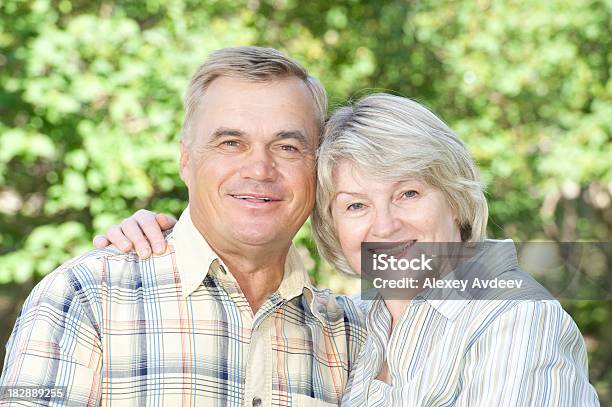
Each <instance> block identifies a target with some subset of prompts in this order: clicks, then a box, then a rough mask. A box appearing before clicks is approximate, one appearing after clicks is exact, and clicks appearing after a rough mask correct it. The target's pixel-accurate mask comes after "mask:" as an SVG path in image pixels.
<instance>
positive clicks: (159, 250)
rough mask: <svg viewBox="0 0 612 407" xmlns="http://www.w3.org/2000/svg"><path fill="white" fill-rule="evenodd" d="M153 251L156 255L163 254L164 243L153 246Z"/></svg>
mask: <svg viewBox="0 0 612 407" xmlns="http://www.w3.org/2000/svg"><path fill="white" fill-rule="evenodd" d="M153 250H155V253H160V254H161V253H163V252H164V245H163V244H162V243H157V244H155V245H154V246H153Z"/></svg>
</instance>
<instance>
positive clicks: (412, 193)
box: [402, 190, 419, 198]
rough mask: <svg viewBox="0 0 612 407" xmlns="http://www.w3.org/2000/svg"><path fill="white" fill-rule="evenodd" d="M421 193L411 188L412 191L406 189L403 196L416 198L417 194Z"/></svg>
mask: <svg viewBox="0 0 612 407" xmlns="http://www.w3.org/2000/svg"><path fill="white" fill-rule="evenodd" d="M418 194H419V193H418V192H417V191H414V190H410V191H406V192H404V193H403V194H402V197H403V198H414V197H415V196H417V195H418Z"/></svg>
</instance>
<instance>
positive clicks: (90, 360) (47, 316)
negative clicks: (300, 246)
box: [0, 209, 365, 406]
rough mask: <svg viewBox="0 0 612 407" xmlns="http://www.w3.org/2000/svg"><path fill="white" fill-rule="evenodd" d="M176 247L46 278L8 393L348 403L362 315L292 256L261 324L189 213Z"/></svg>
mask: <svg viewBox="0 0 612 407" xmlns="http://www.w3.org/2000/svg"><path fill="white" fill-rule="evenodd" d="M167 240H168V243H169V244H168V250H167V251H166V252H165V253H164V254H162V255H155V256H153V257H151V258H149V259H146V260H140V259H138V258H137V257H136V256H135V255H134V254H133V253H129V254H123V253H120V252H118V251H116V250H114V249H107V250H95V251H92V252H89V253H88V254H86V255H84V256H82V257H80V258H77V259H75V260H73V261H71V262H69V263H67V264H64V265H63V266H61V267H60V268H59V269H57V270H55V271H54V272H53V273H51V274H49V275H48V276H47V277H45V278H44V279H43V280H42V281H41V282H40V283H39V284H38V285H37V286H36V288H35V289H34V291H33V292H32V293H31V294H30V296H29V297H28V299H27V300H26V302H25V304H24V307H23V310H22V312H21V314H20V315H19V318H18V319H17V322H16V324H15V328H14V330H13V333H12V335H11V338H10V340H9V342H8V344H7V357H6V361H5V365H4V369H3V372H2V379H1V383H0V384H1V385H2V386H16V385H35V386H42V387H47V388H48V387H52V386H66V390H67V395H68V397H67V398H66V399H65V400H63V401H59V402H58V404H59V405H64V404H65V405H75V406H76V405H87V406H91V405H103V406H106V405H110V404H111V403H112V404H113V405H148V406H149V405H150V406H158V405H169V406H170V405H171V406H174V405H190V406H191V405H200V406H259V405H261V406H300V405H304V406H307V405H308V406H310V405H315V406H325V405H338V404H339V403H340V400H341V398H342V393H343V391H344V388H345V385H346V383H347V381H348V375H349V371H350V370H351V367H352V365H353V363H354V362H355V361H356V359H357V355H358V353H359V350H360V348H361V345H362V343H363V341H364V339H365V330H364V328H363V326H362V322H363V321H362V314H361V312H360V311H359V310H358V308H357V307H356V306H355V305H354V304H353V303H352V302H351V301H350V300H348V299H346V298H345V297H336V296H333V295H331V294H330V293H329V292H328V291H321V290H317V289H315V288H313V287H312V286H311V284H310V281H309V278H308V274H307V272H306V270H305V268H304V266H303V264H302V261H301V259H300V257H299V254H298V253H297V251H296V249H295V248H294V247H292V248H291V249H290V251H289V254H288V258H287V262H286V265H285V274H284V277H283V280H282V282H281V285H280V287H279V289H278V291H277V292H275V293H274V294H273V295H272V296H270V297H269V298H268V299H267V301H266V302H265V303H264V304H263V305H262V306H261V308H260V309H259V310H258V311H257V313H256V314H255V315H253V313H252V311H251V308H250V306H249V304H248V302H247V300H246V298H245V297H244V295H243V294H242V291H241V290H240V288H239V286H238V284H237V282H236V280H235V279H234V277H233V275H232V274H231V273H229V272H227V271H226V270H227V268H226V267H225V266H224V265H223V264H222V262H221V260H220V259H219V258H218V257H217V255H216V254H215V253H214V252H213V251H212V249H211V248H210V246H208V244H207V243H206V241H205V240H204V238H203V237H202V235H201V234H200V233H199V232H198V231H197V229H196V228H195V226H194V225H193V223H192V222H191V219H190V216H189V209H187V210H185V211H184V212H183V214H182V216H181V218H180V220H179V222H178V223H177V224H176V226H175V228H174V230H173V231H172V233H171V234H170V235H169V236H168V237H167ZM327 403H329V404H327ZM17 404H18V403H17V402H15V404H14V405H17ZM31 404H40V405H47V402H45V401H43V400H42V399H41V401H40V402H38V403H34V402H32V401H30V402H29V403H25V402H23V405H31Z"/></svg>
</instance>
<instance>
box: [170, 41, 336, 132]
mask: <svg viewBox="0 0 612 407" xmlns="http://www.w3.org/2000/svg"><path fill="white" fill-rule="evenodd" d="M292 76H293V77H296V78H298V79H301V80H302V81H303V82H304V83H305V84H306V86H307V88H308V89H309V91H310V93H311V94H312V97H313V102H314V106H315V112H316V114H317V116H318V117H317V120H318V123H319V127H320V130H322V129H323V125H324V123H325V117H326V114H327V94H326V92H325V88H324V87H323V85H322V84H321V83H320V82H319V81H318V80H317V79H316V78H314V77H313V76H310V75H309V74H308V72H307V71H306V69H305V68H304V67H303V66H302V65H300V64H299V63H298V62H296V61H294V60H292V59H290V58H288V57H286V56H285V55H283V53H281V52H280V51H278V50H276V49H274V48H262V47H253V46H245V47H235V48H223V49H220V50H217V51H214V52H212V53H211V54H210V55H209V56H208V58H207V59H206V60H205V61H204V63H203V64H202V65H201V66H200V67H199V68H198V70H197V71H196V73H195V74H194V75H193V77H192V78H191V81H190V82H189V86H188V88H187V92H186V93H185V100H184V104H185V119H184V121H183V128H182V129H181V137H182V139H183V140H189V137H190V136H191V128H192V126H193V124H194V122H195V117H194V116H195V114H196V112H197V111H198V109H199V106H200V101H201V99H202V96H204V92H205V91H206V88H208V86H209V85H210V84H211V83H212V82H213V81H214V80H215V79H217V78H219V77H232V78H238V79H244V80H247V81H253V82H269V81H275V80H281V79H286V78H290V77H292Z"/></svg>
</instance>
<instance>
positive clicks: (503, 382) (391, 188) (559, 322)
mask: <svg viewBox="0 0 612 407" xmlns="http://www.w3.org/2000/svg"><path fill="white" fill-rule="evenodd" d="M486 222H487V204H486V200H485V197H484V194H483V190H482V186H481V183H480V181H479V176H478V171H477V169H476V167H475V165H474V163H473V161H472V159H471V157H470V155H469V153H468V152H467V150H466V149H465V146H464V145H463V143H462V142H461V141H460V140H459V139H458V137H457V136H456V135H455V134H454V133H453V132H452V130H450V129H449V128H448V127H447V126H446V125H445V124H444V123H443V122H442V121H441V120H440V119H438V118H437V117H436V116H435V115H434V114H433V113H431V112H430V111H429V110H427V109H426V108H424V107H423V106H421V105H419V104H418V103H416V102H414V101H411V100H409V99H405V98H401V97H397V96H392V95H386V94H376V95H370V96H366V97H364V98H363V99H361V100H360V101H358V102H357V103H355V104H354V105H353V106H349V107H344V108H341V109H339V110H338V111H336V112H335V113H334V114H333V116H332V117H331V118H330V119H329V121H328V123H327V125H326V131H325V136H324V137H323V142H322V145H321V147H320V150H319V154H318V189H317V204H316V208H315V212H314V215H313V231H314V235H315V239H316V241H317V245H318V248H319V251H320V253H321V255H322V256H323V257H325V258H326V259H327V260H328V261H330V262H331V263H332V264H333V265H334V266H335V267H336V268H337V269H338V270H340V271H342V272H345V273H348V274H353V275H354V274H359V273H361V271H362V267H361V266H362V263H361V262H362V242H400V243H401V244H403V245H405V247H406V248H410V247H414V245H415V244H428V243H431V242H437V243H442V242H450V243H453V242H454V243H456V244H461V243H462V242H463V243H466V242H471V243H474V244H480V245H481V247H482V250H479V251H478V254H477V255H475V256H472V258H471V259H470V260H469V261H468V262H467V263H469V262H472V263H471V264H477V263H478V264H481V265H482V264H485V265H486V267H485V268H486V271H487V272H492V273H495V275H496V276H504V278H507V277H508V276H514V277H517V276H518V278H519V279H523V280H525V281H528V277H527V276H526V275H525V274H524V273H522V272H520V270H518V265H517V261H516V253H515V252H514V247H513V245H509V244H494V243H492V242H487V243H482V242H483V241H484V238H485V231H486ZM156 225H157V224H156V223H155V222H154V221H153V220H150V221H149V222H148V223H147V224H145V225H144V226H143V229H144V230H148V229H154V232H156V233H159V230H158V229H157V228H156V227H155V226H156ZM148 234H149V233H148ZM121 237H122V238H123V236H121ZM116 240H117V239H116V238H115V241H116ZM136 240H139V239H136ZM137 243H138V244H142V241H138V242H137ZM451 246H452V245H451ZM402 250H404V249H402ZM406 250H410V249H406ZM404 252H405V250H404ZM474 259H478V261H473V260H474ZM483 259H484V260H483ZM467 263H466V264H467ZM481 271H482V270H480V269H479V271H478V272H481ZM364 272H365V270H364ZM456 272H458V270H453V273H456ZM443 277H444V278H448V275H447V276H443ZM529 284H530V287H532V288H533V286H534V284H533V283H532V282H529ZM422 288H423V287H418V288H417V289H416V290H412V291H411V290H408V291H406V290H404V291H401V295H392V294H391V293H390V292H389V291H384V290H381V291H380V292H379V295H377V297H376V298H375V300H374V301H371V302H368V304H367V305H366V306H365V307H366V308H367V318H366V324H367V328H368V338H367V340H366V343H365V345H364V347H363V349H362V351H361V353H360V356H359V359H358V362H357V364H356V366H355V368H354V369H353V371H352V372H351V379H350V382H349V385H348V387H347V389H346V392H345V395H344V398H343V404H344V405H347V406H364V405H367V406H391V405H396V406H400V405H406V406H522V405H529V406H531V405H533V406H553V405H554V406H596V405H599V404H598V401H597V396H596V394H595V391H594V389H593V388H592V387H591V386H590V384H589V382H588V376H587V367H586V352H585V348H584V342H583V340H582V337H581V336H580V333H579V331H578V329H577V327H576V325H575V324H574V322H573V321H572V320H571V318H570V317H569V315H567V314H566V313H565V312H564V311H563V309H562V308H561V306H560V305H559V303H558V302H557V301H554V300H546V299H544V298H545V296H541V295H533V292H532V294H530V295H531V296H527V297H523V298H527V299H520V295H519V296H517V295H515V293H510V295H507V296H506V297H504V298H501V299H500V298H499V297H496V298H495V299H490V298H488V299H483V298H479V299H478V298H474V296H468V297H465V296H460V297H453V296H449V293H446V294H444V295H443V296H441V297H436V296H435V295H433V296H432V291H427V290H424V291H421V289H422ZM523 292H524V291H523ZM535 292H536V293H541V291H538V289H537V288H536V289H535ZM396 293H397V292H396ZM454 294H456V292H455V291H454V292H453V293H451V294H450V295H454ZM480 294H482V293H480ZM506 294H507V293H506Z"/></svg>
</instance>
